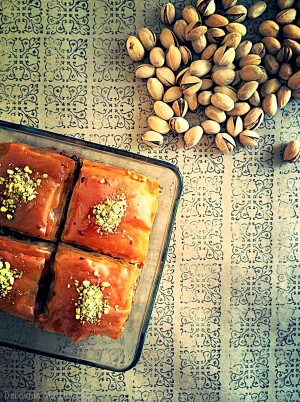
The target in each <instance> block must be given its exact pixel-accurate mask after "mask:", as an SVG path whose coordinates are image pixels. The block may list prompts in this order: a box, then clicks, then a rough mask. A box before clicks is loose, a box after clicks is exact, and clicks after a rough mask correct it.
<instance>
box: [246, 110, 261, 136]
mask: <svg viewBox="0 0 300 402" xmlns="http://www.w3.org/2000/svg"><path fill="white" fill-rule="evenodd" d="M263 120H264V111H263V110H262V108H261V107H255V108H253V109H250V110H249V112H248V113H247V114H246V115H245V117H244V122H243V124H244V128H245V129H246V130H256V129H257V128H258V127H260V125H261V124H262V122H263Z"/></svg>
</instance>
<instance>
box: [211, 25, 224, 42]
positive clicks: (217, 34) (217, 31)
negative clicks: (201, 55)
mask: <svg viewBox="0 0 300 402" xmlns="http://www.w3.org/2000/svg"><path fill="white" fill-rule="evenodd" d="M225 35H226V33H225V31H224V30H223V29H222V28H209V29H208V30H207V33H206V37H207V41H208V43H214V44H221V43H222V41H223V39H224V37H225Z"/></svg>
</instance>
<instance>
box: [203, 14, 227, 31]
mask: <svg viewBox="0 0 300 402" xmlns="http://www.w3.org/2000/svg"><path fill="white" fill-rule="evenodd" d="M228 23H229V21H228V18H226V17H224V16H223V15H221V14H212V15H210V16H209V17H208V18H206V20H205V25H206V26H207V27H209V28H222V27H225V26H226V25H227V24H228Z"/></svg>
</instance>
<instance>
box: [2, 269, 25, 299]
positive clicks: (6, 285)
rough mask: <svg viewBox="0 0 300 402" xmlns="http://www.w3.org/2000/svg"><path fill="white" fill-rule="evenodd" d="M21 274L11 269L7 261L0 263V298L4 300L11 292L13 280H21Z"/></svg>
mask: <svg viewBox="0 0 300 402" xmlns="http://www.w3.org/2000/svg"><path fill="white" fill-rule="evenodd" d="M22 276H23V272H22V271H18V270H16V269H12V268H11V265H10V263H9V262H8V261H5V262H4V263H3V262H2V261H1V262H0V298H3V299H4V298H5V297H6V296H7V295H8V293H9V292H10V291H11V290H12V287H13V284H14V283H15V279H18V278H22Z"/></svg>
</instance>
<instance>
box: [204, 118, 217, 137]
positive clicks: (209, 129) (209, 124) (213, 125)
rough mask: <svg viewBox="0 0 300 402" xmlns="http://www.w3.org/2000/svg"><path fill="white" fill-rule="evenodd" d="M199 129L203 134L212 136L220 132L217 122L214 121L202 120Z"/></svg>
mask: <svg viewBox="0 0 300 402" xmlns="http://www.w3.org/2000/svg"><path fill="white" fill-rule="evenodd" d="M201 127H202V128H203V131H204V132H205V134H208V135H214V134H218V133H219V132H220V131H221V126H220V124H219V123H218V122H217V121H214V120H204V121H203V122H202V123H201Z"/></svg>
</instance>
